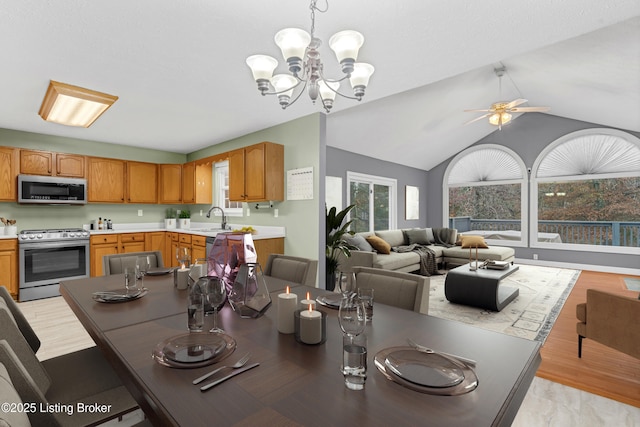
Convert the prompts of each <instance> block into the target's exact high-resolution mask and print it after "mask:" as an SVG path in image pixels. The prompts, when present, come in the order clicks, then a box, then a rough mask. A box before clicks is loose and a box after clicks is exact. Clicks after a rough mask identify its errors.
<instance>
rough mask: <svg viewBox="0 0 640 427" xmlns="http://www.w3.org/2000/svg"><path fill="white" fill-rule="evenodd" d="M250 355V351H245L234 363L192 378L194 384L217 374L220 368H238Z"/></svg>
mask: <svg viewBox="0 0 640 427" xmlns="http://www.w3.org/2000/svg"><path fill="white" fill-rule="evenodd" d="M250 357H251V353H247V354H245V355H244V356H242V357H241V358H240V359H239V360H238V361H237V362H236V363H234V364H233V365H229V366H221V367H219V368H218V369H215V370H213V371H211V372H209V373H208V374H204V375H203V376H201V377H198V378H196V379H195V380H193V383H194V384H199V383H201V382H202V381H204V380H206V379H207V378H209V377H210V376H212V375H215V374H217V373H218V372H220V371H221V370H223V369H225V368H231V369H238V368H242V367H243V366H244V365H245V364H246V363H247V362H248V361H249V358H250Z"/></svg>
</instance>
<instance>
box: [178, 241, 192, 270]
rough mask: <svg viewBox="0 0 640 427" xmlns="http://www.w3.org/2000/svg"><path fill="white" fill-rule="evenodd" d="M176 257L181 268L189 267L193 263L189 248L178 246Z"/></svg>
mask: <svg viewBox="0 0 640 427" xmlns="http://www.w3.org/2000/svg"><path fill="white" fill-rule="evenodd" d="M176 259H177V260H178V264H179V267H180V268H184V267H188V266H189V265H190V264H191V262H190V261H191V256H190V255H189V248H187V247H183V246H178V247H177V248H176Z"/></svg>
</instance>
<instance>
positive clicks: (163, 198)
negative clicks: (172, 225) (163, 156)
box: [158, 164, 183, 203]
mask: <svg viewBox="0 0 640 427" xmlns="http://www.w3.org/2000/svg"><path fill="white" fill-rule="evenodd" d="M182 169H183V166H182V165H176V164H166V165H159V166H158V174H159V176H160V179H159V185H160V194H159V197H158V198H159V202H160V203H182Z"/></svg>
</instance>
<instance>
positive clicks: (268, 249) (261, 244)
mask: <svg viewBox="0 0 640 427" xmlns="http://www.w3.org/2000/svg"><path fill="white" fill-rule="evenodd" d="M253 246H254V247H255V248H256V254H257V255H258V263H260V266H261V267H262V269H263V270H264V268H265V267H266V265H267V260H268V259H269V255H270V254H284V238H282V237H280V238H274V239H260V240H254V241H253Z"/></svg>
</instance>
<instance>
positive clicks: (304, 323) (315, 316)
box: [300, 310, 322, 344]
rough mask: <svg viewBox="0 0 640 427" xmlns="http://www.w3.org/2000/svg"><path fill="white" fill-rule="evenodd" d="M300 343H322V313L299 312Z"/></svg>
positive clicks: (312, 311)
mask: <svg viewBox="0 0 640 427" xmlns="http://www.w3.org/2000/svg"><path fill="white" fill-rule="evenodd" d="M300 341H302V342H303V343H305V344H318V343H319V342H320V341H322V313H320V312H319V311H315V310H303V311H301V312H300Z"/></svg>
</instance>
